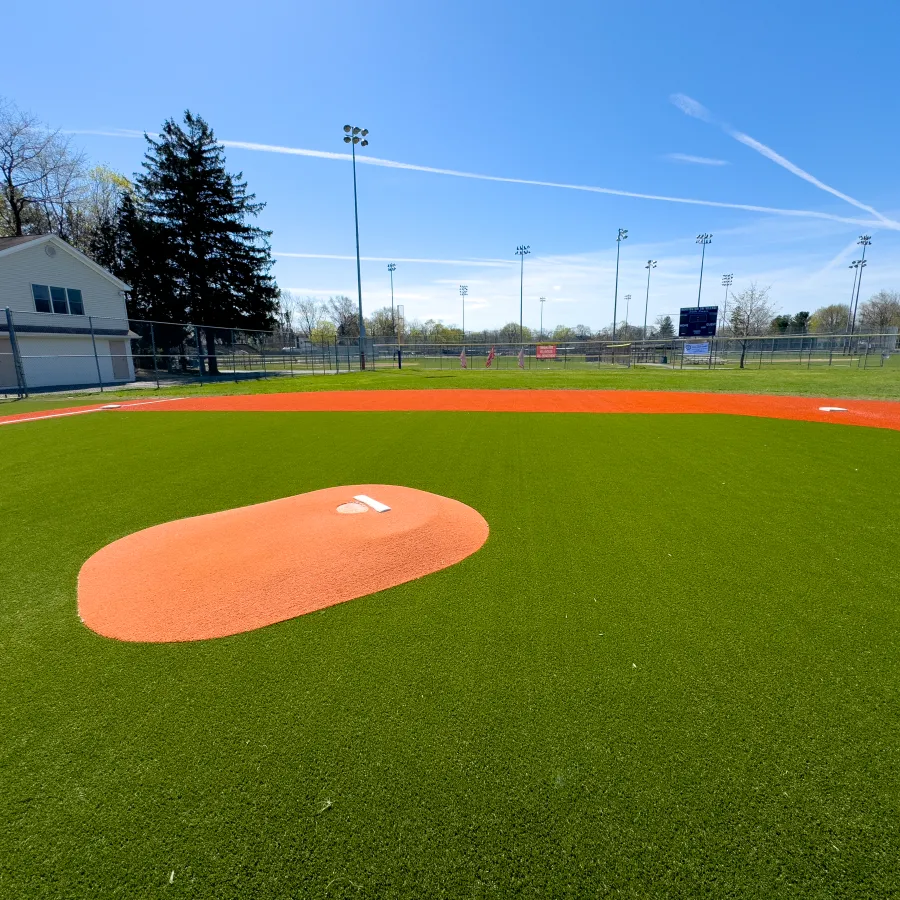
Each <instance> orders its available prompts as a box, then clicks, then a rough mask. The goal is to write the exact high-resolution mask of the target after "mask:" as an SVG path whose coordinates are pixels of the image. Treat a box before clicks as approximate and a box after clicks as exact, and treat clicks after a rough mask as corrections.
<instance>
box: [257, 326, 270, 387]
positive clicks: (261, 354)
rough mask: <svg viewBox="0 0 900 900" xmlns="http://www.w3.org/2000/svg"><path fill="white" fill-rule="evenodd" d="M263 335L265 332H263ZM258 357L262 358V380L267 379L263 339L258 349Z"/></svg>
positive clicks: (264, 341) (264, 342)
mask: <svg viewBox="0 0 900 900" xmlns="http://www.w3.org/2000/svg"><path fill="white" fill-rule="evenodd" d="M264 334H265V332H264ZM259 355H260V356H261V357H262V367H263V378H268V377H269V373H268V372H267V371H266V339H265V337H263V339H262V346H261V347H260V348H259Z"/></svg>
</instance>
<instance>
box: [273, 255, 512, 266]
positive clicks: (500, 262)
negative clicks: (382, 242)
mask: <svg viewBox="0 0 900 900" xmlns="http://www.w3.org/2000/svg"><path fill="white" fill-rule="evenodd" d="M272 255H273V256H284V257H289V258H291V259H342V260H344V259H346V260H352V259H356V257H355V256H341V255H339V254H335V253H286V252H279V251H275V252H273V253H272ZM360 259H361V260H362V261H363V262H398V263H434V264H437V265H448V266H489V267H490V268H502V267H504V266H514V265H516V263H515V261H514V260H509V259H420V258H404V257H401V256H361V257H360Z"/></svg>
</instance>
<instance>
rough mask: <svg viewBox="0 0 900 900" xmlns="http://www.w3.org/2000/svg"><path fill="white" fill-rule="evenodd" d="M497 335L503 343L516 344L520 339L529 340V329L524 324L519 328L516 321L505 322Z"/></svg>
mask: <svg viewBox="0 0 900 900" xmlns="http://www.w3.org/2000/svg"><path fill="white" fill-rule="evenodd" d="M520 335H521V338H520ZM499 337H500V340H501V341H502V342H503V343H504V344H518V343H519V340H520V339H521V340H523V341H530V340H531V329H530V328H528V326H525V327H524V328H522V329H521V330H520V329H519V323H518V322H507V323H506V324H505V325H504V326H503V327H502V328H501V329H500V335H499Z"/></svg>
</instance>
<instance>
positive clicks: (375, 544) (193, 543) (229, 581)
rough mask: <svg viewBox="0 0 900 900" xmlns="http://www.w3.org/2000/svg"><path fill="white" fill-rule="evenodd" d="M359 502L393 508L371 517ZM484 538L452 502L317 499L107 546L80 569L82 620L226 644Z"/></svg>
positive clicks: (220, 516)
mask: <svg viewBox="0 0 900 900" xmlns="http://www.w3.org/2000/svg"><path fill="white" fill-rule="evenodd" d="M358 494H366V495H368V496H369V497H371V498H374V499H375V500H378V501H381V502H382V503H385V504H387V505H388V506H390V507H391V508H390V510H389V511H388V512H376V511H375V510H374V509H371V508H369V507H366V506H364V505H363V504H360V503H358V502H355V501H354V500H353V498H354V497H355V496H356V495H358ZM348 505H349V506H350V507H351V508H350V509H347V508H345V509H343V510H342V511H341V512H338V507H339V506H342V507H347V506H348ZM360 506H363V508H364V510H365V511H363V510H360V509H359V507H360ZM346 512H354V513H356V514H355V515H346V514H342V513H346ZM487 537H488V524H487V522H486V521H485V520H484V519H483V518H482V516H481V515H480V514H479V513H478V512H476V511H475V510H474V509H472V508H471V507H469V506H466V505H465V504H464V503H460V502H459V501H458V500H452V499H450V498H449V497H441V496H439V495H437V494H430V493H428V492H426V491H419V490H415V489H413V488H408V487H398V486H396V485H387V484H358V485H350V486H349V487H332V488H325V489H324V490H321V491H313V492H311V493H308V494H299V495H298V496H296V497H285V498H283V499H281V500H271V501H269V502H268V503H259V504H256V505H255V506H244V507H241V508H239V509H229V510H226V511H224V512H218V513H211V514H209V515H205V516H197V517H194V518H189V519H179V520H177V521H175V522H166V523H165V524H163V525H155V526H153V527H152V528H146V529H144V530H143V531H138V532H137V533H135V534H131V535H129V536H128V537H124V538H122V539H121V540H118V541H115V542H113V543H112V544H108V545H107V546H106V547H104V548H103V549H102V550H99V551H98V552H97V553H95V554H94V555H93V556H92V557H91V558H90V559H89V560H88V561H87V562H86V563H85V564H84V566H82V568H81V572H80V573H79V575H78V612H79V615H80V616H81V618H82V620H83V621H84V623H85V625H87V626H88V628H91V629H92V630H94V631H96V632H98V633H99V634H102V635H105V636H106V637H111V638H118V639H119V640H122V641H152V642H166V641H195V640H202V639H205V638H215V637H224V636H226V635H229V634H239V633H240V632H243V631H252V630H253V629H255V628H261V627H263V626H264V625H271V624H273V623H275V622H282V621H284V620H285V619H292V618H294V617H295V616H301V615H304V614H305V613H310V612H314V611H315V610H317V609H324V608H325V607H326V606H333V605H334V604H336V603H343V602H344V601H346V600H352V599H354V598H356V597H362V596H364V595H366V594H373V593H375V592H376V591H382V590H385V589H386V588H390V587H394V586H395V585H398V584H403V582H405V581H412V580H413V579H415V578H421V577H422V576H423V575H429V574H430V573H432V572H437V571H439V570H440V569H445V568H447V567H448V566H452V565H454V563H458V562H459V561H460V560H462V559H465V558H466V557H467V556H470V555H471V554H472V553H474V552H475V551H476V550H478V549H479V548H480V547H481V546H482V545H483V544H484V542H485V541H486V540H487Z"/></svg>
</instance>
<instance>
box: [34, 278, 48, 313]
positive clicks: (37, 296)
mask: <svg viewBox="0 0 900 900" xmlns="http://www.w3.org/2000/svg"><path fill="white" fill-rule="evenodd" d="M31 296H32V297H34V311H35V312H43V313H48V312H50V288H48V287H47V285H46V284H33V285H32V286H31Z"/></svg>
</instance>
